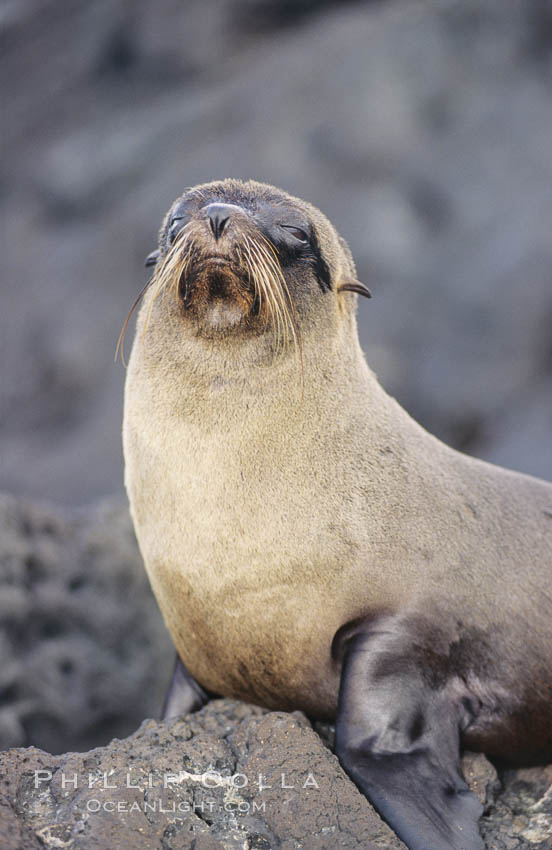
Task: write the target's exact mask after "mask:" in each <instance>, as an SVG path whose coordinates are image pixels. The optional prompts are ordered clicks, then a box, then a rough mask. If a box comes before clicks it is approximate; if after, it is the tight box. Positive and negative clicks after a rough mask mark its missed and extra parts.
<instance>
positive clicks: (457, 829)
mask: <svg viewBox="0 0 552 850" xmlns="http://www.w3.org/2000/svg"><path fill="white" fill-rule="evenodd" d="M405 638H406V635H405V634H404V633H403V634H399V633H398V632H397V631H395V630H394V629H393V628H390V629H389V630H386V629H385V628H384V629H382V630H380V629H379V628H378V630H377V631H375V632H372V633H370V632H367V633H362V634H359V633H357V634H356V635H355V636H354V637H352V638H350V639H349V641H348V642H347V643H346V644H345V651H344V658H343V672H342V677H341V689H340V696H339V709H338V716H337V722H336V750H337V754H338V756H339V758H340V761H341V763H342V765H343V767H344V768H345V770H346V771H347V773H348V774H349V776H350V777H351V778H352V779H353V781H354V782H355V783H356V784H357V785H358V787H359V788H360V789H361V791H363V792H364V794H366V796H367V797H368V799H369V800H370V802H371V803H372V804H373V805H374V807H375V808H376V809H377V810H378V812H379V813H380V815H381V816H382V817H383V818H384V819H385V820H386V821H387V822H388V824H389V825H390V826H391V827H392V829H394V830H395V832H396V833H397V835H398V836H399V838H401V839H402V840H403V841H404V842H405V844H406V845H407V846H408V848H409V850H484V844H483V841H482V840H481V837H480V835H479V831H478V828H477V822H478V819H479V817H480V815H481V811H482V807H481V805H480V803H479V802H478V800H477V798H476V797H475V796H474V795H473V794H472V793H471V791H469V789H468V786H467V785H466V782H465V781H464V778H463V776H462V772H461V768H460V755H459V726H460V719H461V716H462V708H461V707H460V706H456V705H455V704H454V701H453V699H452V698H451V697H450V696H448V695H447V691H446V683H441V684H440V686H438V687H435V686H434V685H435V683H432V685H431V686H430V685H428V684H427V682H426V681H425V680H424V676H423V670H422V669H421V668H420V662H419V650H420V647H419V644H418V645H416V644H415V643H414V642H413V641H409V640H408V639H405ZM413 647H415V650H414V649H413ZM415 653H416V654H417V656H418V657H416V654H415Z"/></svg>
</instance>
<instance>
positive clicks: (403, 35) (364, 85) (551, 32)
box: [0, 0, 552, 505]
mask: <svg viewBox="0 0 552 850" xmlns="http://www.w3.org/2000/svg"><path fill="white" fill-rule="evenodd" d="M0 20H1V24H2V33H3V34H2V64H3V73H2V75H1V87H2V102H3V103H4V104H5V108H4V110H3V157H2V175H1V180H0V207H1V211H2V214H3V228H2V231H3V236H4V243H3V247H2V271H3V285H2V295H1V297H2V306H1V310H0V334H1V340H2V347H1V350H0V364H1V366H0V368H1V393H2V396H1V425H0V437H1V446H2V465H1V482H0V486H1V487H2V489H4V490H7V491H9V492H11V493H14V494H19V495H24V496H31V497H38V498H40V499H48V500H54V501H57V502H60V503H65V504H68V505H84V504H87V503H89V502H91V501H92V500H95V499H96V498H98V497H101V496H104V495H105V494H112V493H117V492H122V461H121V449H120V420H121V403H122V386H123V380H124V369H123V367H122V365H121V364H120V363H114V362H113V355H114V350H115V343H116V340H117V335H118V332H119V329H120V326H121V323H122V321H123V319H124V317H125V315H126V312H127V310H128V308H129V307H130V305H131V303H132V302H133V300H134V298H135V296H136V294H137V293H138V292H139V290H140V288H141V287H142V285H143V283H144V281H145V279H146V277H145V276H146V271H145V269H144V268H143V259H144V257H145V256H146V254H147V253H148V252H149V251H150V250H151V249H152V248H153V247H154V245H155V241H156V232H157V228H158V226H159V223H160V220H161V217H162V215H163V213H164V212H165V210H166V208H167V207H168V206H169V204H170V203H171V201H172V200H173V199H174V197H176V196H177V195H178V194H180V193H181V192H182V190H183V189H184V188H185V187H186V186H188V185H192V184H194V183H197V182H198V181H204V180H208V179H213V178H218V177H224V176H237V177H243V178H246V177H253V178H256V179H259V180H264V181H269V182H273V183H275V184H277V185H279V186H282V187H283V188H285V189H287V190H289V191H291V192H292V193H294V194H298V195H300V196H302V197H305V198H307V199H308V200H310V201H312V202H313V203H315V204H316V205H318V206H320V207H321V208H322V209H323V210H324V211H325V212H326V213H327V214H328V215H329V217H330V218H331V219H332V220H333V221H334V222H335V224H336V225H337V226H338V228H339V229H340V231H341V232H342V234H343V235H344V236H345V237H346V238H347V239H348V240H349V241H350V243H351V246H352V249H353V253H354V255H355V257H356V259H357V263H358V269H359V276H360V278H361V279H362V280H363V281H365V282H366V283H367V284H368V285H369V286H370V287H371V289H372V290H373V293H374V298H373V300H372V302H370V303H367V302H363V303H362V304H361V305H360V328H361V337H362V344H363V347H364V349H365V351H366V354H367V357H368V360H369V362H370V364H371V365H372V366H373V368H374V369H375V370H376V372H377V373H378V374H379V376H380V378H381V380H382V382H383V384H384V385H385V386H386V387H387V388H388V390H389V391H390V392H391V393H393V394H394V395H396V396H397V397H398V398H399V400H400V401H401V402H402V403H403V404H404V405H405V406H406V407H407V408H408V409H409V410H410V411H411V412H412V414H413V415H414V416H415V417H417V418H418V419H420V420H421V422H422V423H423V424H424V425H425V426H426V427H428V428H429V429H430V430H432V431H434V432H435V433H437V434H438V435H440V436H441V437H442V438H444V439H445V440H447V441H449V442H451V443H452V444H454V445H455V446H457V447H459V448H461V449H464V450H467V451H469V452H472V453H474V454H476V455H479V456H481V457H485V458H488V459H490V460H492V461H495V462H498V463H501V464H505V465H508V466H512V467H514V468H516V469H519V470H523V471H526V472H529V473H533V474H536V475H540V476H543V477H548V478H551V477H552V447H551V429H552V392H551V390H552V235H551V234H552V5H551V3H550V2H549V0H435V2H416V0H404V2H401V0H387V2H383V0H380V2H375V0H372V2H333V3H332V2H329V0H325V2H324V0H298V2H291V0H187V2H186V3H182V2H179V0H159V2H157V3H149V2H147V0H133V2H127V0H95V2H94V3H89V2H86V0H4V2H2V3H0Z"/></svg>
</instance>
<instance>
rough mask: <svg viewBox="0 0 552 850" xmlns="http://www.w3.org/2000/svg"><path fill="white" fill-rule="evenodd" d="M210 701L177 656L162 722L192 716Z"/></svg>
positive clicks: (162, 713)
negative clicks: (183, 715)
mask: <svg viewBox="0 0 552 850" xmlns="http://www.w3.org/2000/svg"><path fill="white" fill-rule="evenodd" d="M208 700H209V694H208V693H207V691H204V690H203V688H202V687H201V685H199V684H198V683H197V682H196V680H195V679H194V677H193V676H192V675H191V674H190V673H188V671H187V670H186V668H185V667H184V665H183V663H182V661H181V660H180V658H179V657H178V654H177V656H176V661H175V665H174V670H173V674H172V679H171V683H170V685H169V690H168V691H167V696H166V697H165V703H164V705H163V710H162V712H161V720H169V718H171V717H177V716H178V715H179V714H191V712H192V711H197V710H198V709H200V708H201V707H202V706H204V705H205V703H206V702H207V701H208Z"/></svg>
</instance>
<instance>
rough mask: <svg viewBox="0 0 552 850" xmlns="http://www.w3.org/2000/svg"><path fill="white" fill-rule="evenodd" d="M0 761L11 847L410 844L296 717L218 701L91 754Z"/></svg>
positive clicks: (181, 849)
mask: <svg viewBox="0 0 552 850" xmlns="http://www.w3.org/2000/svg"><path fill="white" fill-rule="evenodd" d="M0 763H1V765H2V769H1V775H2V777H3V780H2V781H0V788H1V791H2V793H3V795H4V798H5V800H6V801H7V803H8V804H9V807H10V808H9V817H10V818H11V820H10V821H9V822H10V823H13V825H14V826H13V835H14V836H15V838H14V842H13V843H11V844H10V843H8V845H7V846H6V845H4V848H5V850H20V844H19V843H17V842H18V841H20V836H21V835H27V832H26V830H27V831H30V837H32V836H33V835H35V836H38V837H39V839H40V842H41V843H42V845H44V846H45V847H47V848H52V850H53V848H55V847H70V848H71V850H105V848H108V847H109V848H111V847H113V848H115V847H125V848H128V850H134V848H136V850H138V849H139V848H140V850H142V848H152V850H153V848H159V850H192V848H194V850H211V848H212V850H215V848H217V850H219V848H220V850H230V848H236V850H237V848H243V850H245V848H249V850H254V848H256V850H297V848H300V847H302V848H305V850H311V849H312V850H315V848H316V850H333V848H335V847H339V848H343V850H353V848H354V850H357V848H358V850H361V848H362V850H372V848H373V850H376V848H388V850H399V848H401V847H403V845H402V844H401V842H400V841H398V839H397V838H396V837H395V836H394V835H393V834H392V832H391V831H390V830H389V828H388V827H387V826H386V825H385V824H384V823H382V821H381V820H380V819H379V817H378V816H377V815H376V814H375V812H374V811H373V810H372V808H371V807H370V805H369V803H368V802H367V800H366V799H365V798H364V797H363V796H362V795H361V794H360V793H359V791H358V790H357V789H356V788H355V786H354V785H353V784H352V783H351V782H350V781H349V779H348V778H347V777H346V776H345V774H344V773H343V771H342V770H341V768H340V766H339V764H338V761H337V759H336V758H335V756H333V755H332V754H331V753H330V751H329V750H328V749H327V748H326V747H325V746H324V745H323V743H322V742H321V740H320V738H319V737H318V736H317V735H316V733H314V732H313V731H312V729H311V728H310V725H309V723H308V721H307V720H306V719H305V717H304V716H303V715H301V714H299V713H296V714H281V713H277V712H273V713H266V712H264V711H263V710H262V709H259V708H255V707H252V706H246V705H243V704H241V703H237V702H232V701H230V700H218V701H215V702H213V703H211V704H210V705H208V706H207V707H206V708H205V709H203V710H202V711H201V712H199V713H198V714H196V715H191V716H187V717H184V718H182V719H178V720H175V721H172V722H170V723H169V724H162V723H156V722H155V721H153V720H147V721H145V722H144V723H143V724H142V726H141V727H140V729H139V730H138V731H137V732H136V733H135V734H134V735H132V736H131V737H130V738H127V739H125V740H124V741H113V742H112V743H111V744H110V745H109V746H108V747H102V748H100V749H96V750H92V751H91V752H89V753H85V754H74V753H68V754H67V755H65V756H49V755H48V754H46V753H43V752H41V751H40V750H36V749H34V748H32V749H29V750H11V751H9V752H8V753H5V754H4V755H3V756H0ZM35 771H36V773H35ZM39 771H41V772H39ZM90 777H91V779H90ZM90 785H91V787H90ZM164 785H165V786H166V787H164ZM104 786H109V787H104ZM128 786H134V787H128ZM17 830H19V832H17ZM28 846H29V847H32V846H33V845H32V844H31V843H29V844H28Z"/></svg>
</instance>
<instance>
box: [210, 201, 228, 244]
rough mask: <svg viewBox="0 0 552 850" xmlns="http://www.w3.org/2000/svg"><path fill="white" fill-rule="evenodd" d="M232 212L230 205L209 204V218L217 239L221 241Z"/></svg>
mask: <svg viewBox="0 0 552 850" xmlns="http://www.w3.org/2000/svg"><path fill="white" fill-rule="evenodd" d="M230 212H231V205H230V204H209V206H208V207H207V216H208V218H209V224H210V225H211V230H212V231H213V236H214V237H215V239H219V238H220V237H221V235H222V232H223V230H224V228H225V227H226V223H227V221H228V219H229V218H230Z"/></svg>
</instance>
